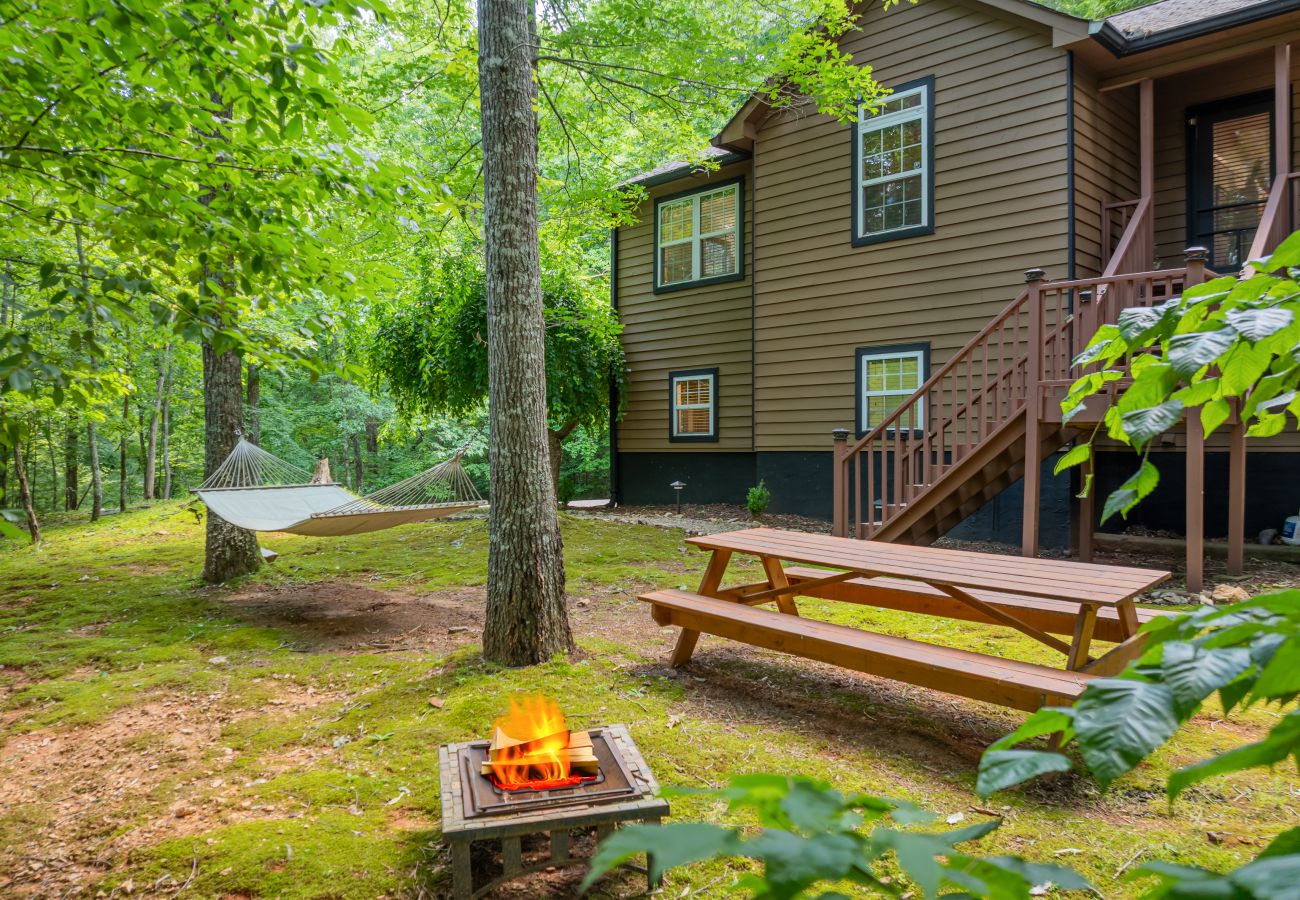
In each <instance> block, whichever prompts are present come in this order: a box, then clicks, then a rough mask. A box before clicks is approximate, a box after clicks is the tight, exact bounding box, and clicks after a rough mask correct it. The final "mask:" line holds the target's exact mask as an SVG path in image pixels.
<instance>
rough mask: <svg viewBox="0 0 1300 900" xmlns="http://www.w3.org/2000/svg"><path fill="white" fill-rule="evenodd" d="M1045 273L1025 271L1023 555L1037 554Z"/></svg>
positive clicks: (1041, 271)
mask: <svg viewBox="0 0 1300 900" xmlns="http://www.w3.org/2000/svg"><path fill="white" fill-rule="evenodd" d="M1046 280H1047V273H1046V272H1044V271H1043V270H1042V269H1029V270H1028V271H1026V272H1025V284H1026V285H1027V290H1028V292H1029V295H1028V299H1027V301H1026V305H1027V306H1028V308H1029V333H1028V335H1027V336H1026V339H1025V343H1026V346H1027V348H1028V360H1029V362H1028V366H1027V370H1026V373H1025V477H1024V482H1023V484H1024V489H1025V491H1024V492H1025V498H1024V507H1023V509H1022V512H1021V533H1020V535H1021V537H1020V552H1021V554H1022V555H1024V556H1037V555H1038V495H1039V481H1040V478H1039V475H1040V470H1041V467H1042V433H1041V431H1040V429H1039V426H1038V420H1039V417H1040V416H1041V414H1042V410H1041V409H1040V406H1041V405H1042V397H1041V396H1040V388H1039V382H1041V381H1042V378H1043V292H1042V288H1043V282H1044V281H1046Z"/></svg>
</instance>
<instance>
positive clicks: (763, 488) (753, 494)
mask: <svg viewBox="0 0 1300 900" xmlns="http://www.w3.org/2000/svg"><path fill="white" fill-rule="evenodd" d="M771 502H772V492H771V491H769V490H768V489H767V485H766V484H765V483H763V482H762V481H760V482H759V483H758V484H756V485H754V486H753V487H752V488H750V489H749V493H748V494H746V495H745V506H747V507H748V508H749V514H750V515H751V516H753V517H754V518H755V519H761V518H762V517H763V513H765V512H767V505H768V504H769V503H771Z"/></svg>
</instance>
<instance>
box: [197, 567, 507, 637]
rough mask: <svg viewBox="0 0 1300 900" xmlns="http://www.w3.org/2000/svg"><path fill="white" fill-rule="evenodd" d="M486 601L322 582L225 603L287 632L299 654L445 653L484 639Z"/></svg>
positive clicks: (463, 594)
mask: <svg viewBox="0 0 1300 900" xmlns="http://www.w3.org/2000/svg"><path fill="white" fill-rule="evenodd" d="M483 598H484V592H483V590H482V589H481V588H461V589H457V590H450V591H437V592H435V593H431V594H410V593H405V592H402V591H393V590H386V591H381V590H377V589H375V588H373V587H370V586H368V585H361V584H356V583H354V582H350V581H320V582H315V583H313V584H304V585H294V586H292V587H273V588H266V587H259V588H257V589H255V590H252V591H248V592H245V593H242V594H235V595H233V596H231V597H228V598H226V599H225V600H224V601H223V602H225V603H227V604H230V605H231V606H233V607H234V608H236V609H237V610H238V611H239V613H240V615H241V616H242V617H243V618H244V619H245V621H247V622H248V623H249V624H253V625H261V626H263V627H266V628H274V629H276V630H279V631H284V632H286V633H287V634H288V635H289V637H290V642H291V643H292V644H293V645H294V646H295V647H297V648H299V649H302V650H312V651H321V650H325V651H343V652H353V653H373V652H375V651H386V650H432V651H435V652H438V653H447V652H450V651H452V650H455V649H456V648H458V647H460V646H463V645H464V644H468V643H474V642H476V641H477V640H478V639H479V635H480V633H481V631H482V628H483V602H484V601H483Z"/></svg>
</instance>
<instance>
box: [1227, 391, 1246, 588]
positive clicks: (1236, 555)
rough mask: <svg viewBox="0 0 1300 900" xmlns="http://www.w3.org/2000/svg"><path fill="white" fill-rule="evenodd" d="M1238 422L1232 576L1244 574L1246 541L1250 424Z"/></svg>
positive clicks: (1232, 456) (1233, 439)
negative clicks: (1247, 449)
mask: <svg viewBox="0 0 1300 900" xmlns="http://www.w3.org/2000/svg"><path fill="white" fill-rule="evenodd" d="M1236 419H1237V421H1236V422H1235V423H1233V425H1232V426H1231V428H1230V429H1229V430H1228V574H1229V575H1240V574H1241V573H1242V571H1243V565H1244V557H1245V547H1244V546H1243V545H1244V544H1245V541H1246V423H1245V422H1243V421H1241V405H1240V404H1238V406H1237V410H1236Z"/></svg>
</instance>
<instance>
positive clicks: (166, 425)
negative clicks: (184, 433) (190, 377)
mask: <svg viewBox="0 0 1300 900" xmlns="http://www.w3.org/2000/svg"><path fill="white" fill-rule="evenodd" d="M167 381H168V384H167V391H168V392H170V390H171V373H170V372H169V373H168V377H167ZM171 419H172V401H171V397H170V396H168V395H167V393H164V394H163V407H162V467H163V489H162V498H163V499H164V500H170V499H171V498H172V422H171Z"/></svg>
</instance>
